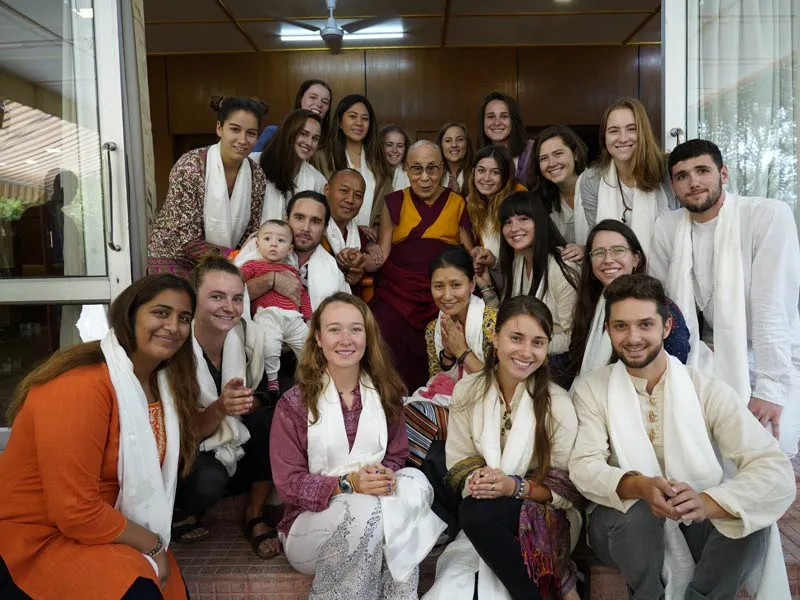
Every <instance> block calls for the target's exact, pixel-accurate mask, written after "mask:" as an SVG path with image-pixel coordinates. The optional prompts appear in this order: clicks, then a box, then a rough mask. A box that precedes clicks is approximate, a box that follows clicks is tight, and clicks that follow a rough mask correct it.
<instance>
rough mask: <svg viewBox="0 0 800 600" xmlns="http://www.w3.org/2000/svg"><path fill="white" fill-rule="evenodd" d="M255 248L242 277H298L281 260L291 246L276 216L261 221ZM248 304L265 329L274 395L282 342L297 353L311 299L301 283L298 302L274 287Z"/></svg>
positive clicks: (305, 330)
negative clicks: (256, 256)
mask: <svg viewBox="0 0 800 600" xmlns="http://www.w3.org/2000/svg"><path fill="white" fill-rule="evenodd" d="M256 248H257V249H258V253H259V254H260V255H261V258H260V259H254V260H250V261H247V262H246V263H244V264H243V265H242V267H241V269H240V270H241V272H242V276H243V277H244V280H245V281H248V280H250V279H252V278H253V277H260V276H261V275H265V274H267V273H274V272H277V271H289V272H291V273H292V274H293V275H294V276H295V277H297V279H298V281H299V280H300V274H299V273H298V272H297V269H295V268H294V267H292V266H291V265H287V264H286V263H285V262H283V261H284V260H286V257H288V256H289V254H290V253H291V252H292V250H293V249H294V245H293V244H292V229H291V227H289V225H288V223H286V222H285V221H280V220H277V219H270V220H268V221H264V222H263V223H262V224H261V228H260V229H259V230H258V233H257V234H256ZM250 306H251V311H252V312H253V321H254V322H255V323H257V324H258V326H260V327H261V328H262V329H263V330H264V371H265V372H266V374H267V391H268V393H269V394H270V396H273V397H275V399H277V398H276V397H277V395H278V392H279V388H278V369H279V368H280V356H281V344H282V343H285V344H286V345H287V346H289V347H290V348H291V349H292V350H294V352H295V354H298V355H299V354H300V352H301V350H302V349H303V344H304V343H305V340H306V335H307V334H308V326H307V325H306V321H307V320H308V319H310V318H311V313H312V310H311V300H310V298H309V296H308V291H307V290H306V289H305V287H303V285H302V283H301V284H300V306H298V305H297V304H296V303H295V302H294V301H292V300H290V299H289V298H287V297H286V296H284V295H283V294H281V293H279V292H277V291H275V290H274V289H273V290H270V291H268V292H266V293H265V294H263V295H261V296H259V297H258V298H251V299H250Z"/></svg>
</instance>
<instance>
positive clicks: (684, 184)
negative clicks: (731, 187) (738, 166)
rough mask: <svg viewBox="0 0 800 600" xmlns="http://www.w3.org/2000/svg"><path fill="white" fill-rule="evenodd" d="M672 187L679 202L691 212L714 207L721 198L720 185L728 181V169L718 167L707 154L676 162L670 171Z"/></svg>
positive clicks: (703, 210) (701, 211)
mask: <svg viewBox="0 0 800 600" xmlns="http://www.w3.org/2000/svg"><path fill="white" fill-rule="evenodd" d="M670 177H671V179H672V189H674V190H675V196H677V198H678V200H680V202H681V204H682V205H683V206H684V207H685V208H686V210H688V211H689V212H693V213H696V214H697V213H705V212H707V211H710V210H711V209H712V208H715V207H716V205H717V203H718V202H719V200H720V198H722V186H723V184H725V183H728V169H727V168H726V167H725V165H723V166H722V169H718V168H717V165H716V164H714V160H713V159H712V158H711V156H710V155H708V154H703V155H701V156H696V157H694V158H689V159H686V160H682V161H680V162H679V163H676V164H675V165H674V166H673V167H672V172H671V173H670Z"/></svg>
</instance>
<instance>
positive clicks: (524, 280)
mask: <svg viewBox="0 0 800 600" xmlns="http://www.w3.org/2000/svg"><path fill="white" fill-rule="evenodd" d="M548 269H549V266H548ZM511 270H512V273H513V275H514V281H513V282H512V286H513V287H512V288H511V290H512V295H513V296H522V295H525V294H530V293H531V285H533V279H532V277H533V271H531V276H530V277H528V272H527V271H526V270H525V257H524V256H523V255H522V254H521V253H519V252H518V253H517V254H516V255H515V256H514V262H513V263H512V265H511ZM546 277H547V271H545V273H544V274H543V276H542V279H541V281H539V287H537V288H536V297H537V298H539V300H542V299H543V298H542V296H543V295H544V282H545V279H546Z"/></svg>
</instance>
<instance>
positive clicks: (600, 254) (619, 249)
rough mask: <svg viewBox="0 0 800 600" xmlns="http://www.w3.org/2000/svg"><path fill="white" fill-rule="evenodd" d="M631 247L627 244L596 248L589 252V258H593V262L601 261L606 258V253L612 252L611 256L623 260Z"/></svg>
mask: <svg viewBox="0 0 800 600" xmlns="http://www.w3.org/2000/svg"><path fill="white" fill-rule="evenodd" d="M630 251H631V249H630V248H628V247H627V246H611V248H595V249H594V250H592V251H591V252H589V258H591V259H592V262H600V261H601V260H604V259H605V257H606V254H610V255H611V258H612V259H614V260H621V259H623V258H625V256H626V255H627V254H628V252H630Z"/></svg>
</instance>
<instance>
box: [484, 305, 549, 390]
mask: <svg viewBox="0 0 800 600" xmlns="http://www.w3.org/2000/svg"><path fill="white" fill-rule="evenodd" d="M492 343H493V344H494V348H495V351H496V353H497V378H498V379H499V380H500V381H501V382H520V381H524V380H526V379H527V378H528V377H530V376H531V374H532V373H533V372H534V371H536V369H538V368H539V367H540V366H542V363H543V362H544V361H545V359H546V358H547V347H548V345H549V340H548V339H547V334H546V333H545V331H544V329H542V326H541V325H540V324H539V321H537V320H536V319H534V318H533V317H531V316H529V315H526V314H520V315H516V316H514V317H511V318H510V319H508V320H507V321H506V322H505V323H503V325H502V327H501V328H500V329H499V331H497V332H495V334H494V338H493V339H492Z"/></svg>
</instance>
